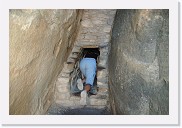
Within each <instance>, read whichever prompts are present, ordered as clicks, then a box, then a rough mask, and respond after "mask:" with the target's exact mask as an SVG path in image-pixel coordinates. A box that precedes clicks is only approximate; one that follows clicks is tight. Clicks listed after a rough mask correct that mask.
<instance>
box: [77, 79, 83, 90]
mask: <svg viewBox="0 0 182 128" xmlns="http://www.w3.org/2000/svg"><path fill="white" fill-rule="evenodd" d="M77 87H78V89H79V90H83V82H82V80H81V79H78V80H77Z"/></svg>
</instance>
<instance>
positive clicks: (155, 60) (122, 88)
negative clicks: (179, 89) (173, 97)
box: [109, 10, 169, 115]
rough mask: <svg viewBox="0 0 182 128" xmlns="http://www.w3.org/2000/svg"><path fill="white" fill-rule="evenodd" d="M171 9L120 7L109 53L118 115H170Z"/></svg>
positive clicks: (111, 80) (110, 71) (112, 87)
mask: <svg viewBox="0 0 182 128" xmlns="http://www.w3.org/2000/svg"><path fill="white" fill-rule="evenodd" d="M168 18H169V12H168V10H118V11H117V14H116V17H115V21H114V26H113V31H112V33H113V35H112V39H111V49H110V54H109V67H112V68H109V84H110V94H111V97H110V98H111V99H110V101H112V108H113V111H114V112H115V113H116V114H124V115H125V114H126V115H128V114H129V115H140V114H145V115H148V114H150V115H154V114H157V115H163V114H164V115H167V114H169V57H168V56H169V19H168Z"/></svg>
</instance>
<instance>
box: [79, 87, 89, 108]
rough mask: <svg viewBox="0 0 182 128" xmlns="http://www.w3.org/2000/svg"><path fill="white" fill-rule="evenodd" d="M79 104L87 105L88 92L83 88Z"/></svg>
mask: <svg viewBox="0 0 182 128" xmlns="http://www.w3.org/2000/svg"><path fill="white" fill-rule="evenodd" d="M80 104H81V105H87V104H88V94H87V91H86V90H83V91H82V92H81V99H80Z"/></svg>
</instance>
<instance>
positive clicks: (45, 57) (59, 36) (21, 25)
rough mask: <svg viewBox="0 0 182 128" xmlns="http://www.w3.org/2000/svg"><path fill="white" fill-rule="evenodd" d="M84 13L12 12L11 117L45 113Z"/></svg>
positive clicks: (64, 11)
mask: <svg viewBox="0 0 182 128" xmlns="http://www.w3.org/2000/svg"><path fill="white" fill-rule="evenodd" d="M82 13H83V10H69V9H67V10H10V26H9V27H10V28H9V29H10V102H9V105H10V110H9V113H10V114H42V113H45V111H47V109H48V107H49V106H50V104H51V103H52V101H53V96H54V85H55V84H54V83H55V80H56V78H57V76H58V74H59V73H60V71H61V69H62V68H63V62H64V61H65V60H66V59H67V57H68V55H69V53H70V51H71V49H72V47H73V45H74V42H75V39H76V37H77V33H78V32H77V31H78V28H79V26H80V19H81V17H82Z"/></svg>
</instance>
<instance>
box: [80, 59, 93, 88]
mask: <svg viewBox="0 0 182 128" xmlns="http://www.w3.org/2000/svg"><path fill="white" fill-rule="evenodd" d="M80 70H81V72H82V74H83V75H84V77H86V84H90V85H91V86H93V83H94V79H95V74H96V60H95V59H94V58H83V59H82V60H81V61H80Z"/></svg>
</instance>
